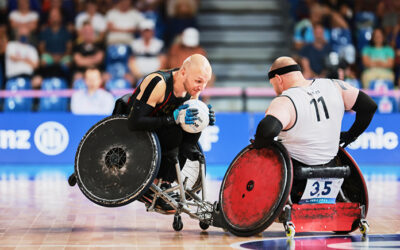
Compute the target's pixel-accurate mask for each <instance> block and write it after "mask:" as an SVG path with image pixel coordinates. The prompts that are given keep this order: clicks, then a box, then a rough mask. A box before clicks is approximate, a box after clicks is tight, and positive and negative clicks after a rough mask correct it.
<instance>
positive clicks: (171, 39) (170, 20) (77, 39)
mask: <svg viewBox="0 0 400 250" xmlns="http://www.w3.org/2000/svg"><path fill="white" fill-rule="evenodd" d="M198 4H199V0H135V1H131V0H0V13H1V15H0V75H1V76H0V88H1V89H7V90H17V89H43V90H50V89H52V90H56V89H71V88H72V89H79V90H80V92H81V93H79V94H80V95H81V96H80V98H74V97H72V98H71V101H69V100H68V105H67V106H69V103H70V109H71V110H72V111H73V112H74V113H85V112H86V111H85V110H88V113H96V112H97V111H93V110H91V108H90V107H89V106H88V105H90V104H88V103H93V104H94V105H93V106H104V105H97V104H96V101H95V100H94V99H97V100H101V99H102V98H105V97H104V96H105V95H104V93H101V94H99V93H100V92H103V91H111V90H113V89H125V88H134V87H135V86H136V84H137V83H138V82H140V80H141V79H142V78H143V77H144V76H145V75H147V74H148V73H150V72H153V71H156V70H159V69H167V68H175V67H180V65H181V64H182V62H183V60H184V59H185V58H186V57H188V56H189V55H191V54H194V53H199V54H203V55H206V52H205V50H204V49H202V48H201V47H200V45H199V38H200V37H199V30H198V25H197V21H196V15H197V9H198ZM54 79H55V80H54ZM97 90H98V91H97ZM78 92H79V91H78ZM78 92H76V94H78ZM85 96H86V98H87V99H92V101H91V102H85V101H84V99H85ZM9 99H10V100H5V101H4V102H3V103H2V104H3V109H4V110H5V111H13V110H18V109H19V108H20V107H21V108H22V107H23V105H19V104H20V103H18V99H15V98H14V99H12V98H9ZM106 99H107V98H106ZM53 100H54V101H55V100H56V99H55V98H53ZM74 100H75V101H74ZM77 100H82V101H77ZM43 103H44V104H42V100H39V99H33V100H32V105H31V110H39V111H45V110H49V111H51V110H54V111H59V110H58V109H65V108H64V106H65V105H61V106H63V108H57V105H58V104H59V103H55V104H53V105H51V102H49V101H47V103H48V104H47V105H46V104H45V103H46V102H44V101H43ZM112 105H113V104H112ZM28 106H29V105H28ZM107 108H108V107H104V110H103V111H101V112H100V111H99V112H97V113H104V114H106V113H109V108H108V109H107ZM28 109H30V108H28ZM67 109H69V107H67ZM89 110H90V112H89ZM105 110H107V111H105Z"/></svg>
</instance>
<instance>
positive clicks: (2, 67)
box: [0, 33, 8, 89]
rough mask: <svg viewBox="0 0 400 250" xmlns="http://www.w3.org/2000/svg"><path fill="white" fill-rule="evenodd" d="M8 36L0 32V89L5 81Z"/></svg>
mask: <svg viewBox="0 0 400 250" xmlns="http://www.w3.org/2000/svg"><path fill="white" fill-rule="evenodd" d="M7 43H8V37H7V33H0V71H1V74H0V75H1V76H0V89H1V88H2V87H4V86H5V84H4V83H5V82H6V76H5V72H6V49H7Z"/></svg>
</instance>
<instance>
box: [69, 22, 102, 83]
mask: <svg viewBox="0 0 400 250" xmlns="http://www.w3.org/2000/svg"><path fill="white" fill-rule="evenodd" d="M80 33H81V37H82V42H81V43H80V44H78V45H76V46H75V47H74V51H73V64H74V80H77V79H79V78H82V77H83V73H84V72H85V71H86V70H87V69H88V68H100V69H102V68H103V62H104V48H103V44H102V43H101V42H96V35H95V31H94V29H93V26H92V25H91V23H90V22H89V21H85V22H84V23H83V26H82V28H81V32H80Z"/></svg>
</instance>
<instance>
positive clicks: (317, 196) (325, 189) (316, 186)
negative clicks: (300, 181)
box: [299, 178, 344, 204]
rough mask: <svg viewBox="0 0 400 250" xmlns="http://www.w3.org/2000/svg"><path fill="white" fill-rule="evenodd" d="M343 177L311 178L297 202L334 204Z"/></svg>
mask: <svg viewBox="0 0 400 250" xmlns="http://www.w3.org/2000/svg"><path fill="white" fill-rule="evenodd" d="M343 180H344V179H343V178H312V179H307V185H306V188H305V190H304V193H303V196H302V197H301V200H300V202H299V204H304V203H327V204H334V203H335V202H336V197H337V195H338V193H339V191H340V187H341V186H342V184H343Z"/></svg>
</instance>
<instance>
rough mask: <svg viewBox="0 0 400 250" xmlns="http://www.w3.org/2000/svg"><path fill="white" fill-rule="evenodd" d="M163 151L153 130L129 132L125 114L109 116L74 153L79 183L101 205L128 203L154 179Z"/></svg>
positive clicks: (90, 131)
mask: <svg viewBox="0 0 400 250" xmlns="http://www.w3.org/2000/svg"><path fill="white" fill-rule="evenodd" d="M160 153H161V149H160V145H159V142H158V138H157V136H156V135H155V134H154V133H150V132H145V131H130V130H129V129H128V126H127V118H126V117H122V116H110V117H107V118H105V119H103V120H101V121H100V122H98V123H97V124H95V125H94V126H93V127H92V128H90V129H89V131H88V132H87V133H86V135H85V136H84V137H83V139H82V140H81V142H80V144H79V147H78V149H77V152H76V156H75V175H76V179H77V183H78V186H79V188H80V189H81V191H82V192H83V194H84V195H85V196H86V197H87V198H88V199H89V200H91V201H92V202H94V203H96V204H98V205H101V206H105V207H117V206H123V205H126V204H128V203H130V202H132V201H134V200H136V199H138V198H139V197H140V196H141V195H143V194H144V193H145V192H146V191H147V189H148V188H149V186H150V185H151V183H152V182H153V180H154V178H155V177H156V175H157V173H158V169H159V166H160V155H161V154H160Z"/></svg>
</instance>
